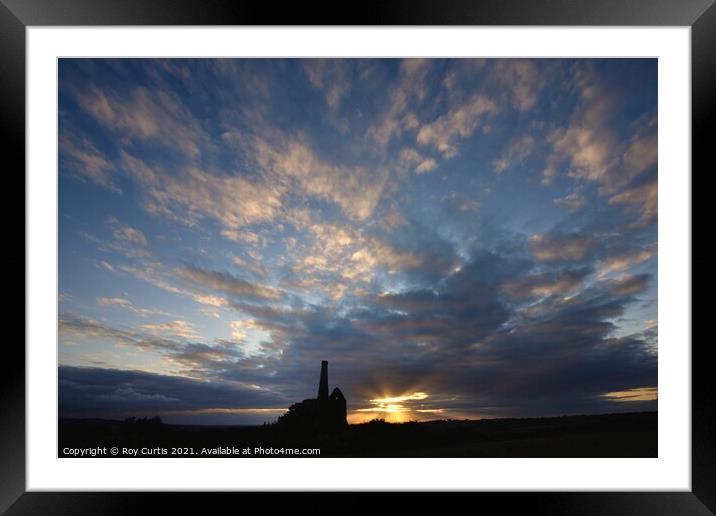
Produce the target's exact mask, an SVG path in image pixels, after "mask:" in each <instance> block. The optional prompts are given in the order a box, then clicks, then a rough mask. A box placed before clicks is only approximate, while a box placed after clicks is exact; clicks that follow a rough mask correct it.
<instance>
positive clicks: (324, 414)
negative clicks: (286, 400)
mask: <svg viewBox="0 0 716 516" xmlns="http://www.w3.org/2000/svg"><path fill="white" fill-rule="evenodd" d="M277 423H278V424H279V425H280V426H285V427H290V428H292V429H296V430H301V431H319V432H337V431H340V430H343V429H345V428H346V427H347V426H348V421H347V420H346V398H345V396H343V393H342V392H341V390H340V389H339V388H338V387H336V388H335V389H333V392H331V395H330V396H329V395H328V361H326V360H324V361H322V362H321V379H320V381H319V383H318V398H315V399H313V398H310V399H306V400H303V401H302V402H300V403H294V404H293V405H291V406H290V407H289V408H288V412H286V413H285V414H284V415H282V416H281V417H279V418H278V421H277Z"/></svg>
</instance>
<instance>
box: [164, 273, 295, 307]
mask: <svg viewBox="0 0 716 516" xmlns="http://www.w3.org/2000/svg"><path fill="white" fill-rule="evenodd" d="M175 272H176V274H177V276H178V277H180V278H182V279H184V280H186V281H188V282H190V283H192V284H194V285H197V286H201V287H205V288H208V289H210V290H214V291H218V292H222V293H224V294H227V295H229V296H236V297H248V298H253V299H273V300H276V299H280V298H281V297H282V294H281V292H280V291H279V290H277V289H275V288H273V287H269V286H264V285H258V284H255V283H251V282H249V281H246V280H243V279H240V278H236V277H234V276H232V275H231V274H228V273H225V272H217V271H210V270H204V269H200V268H199V267H195V266H189V265H187V266H184V267H180V268H178V269H176V271H175ZM200 299H203V300H205V301H206V300H208V299H210V298H200ZM206 304H211V303H206Z"/></svg>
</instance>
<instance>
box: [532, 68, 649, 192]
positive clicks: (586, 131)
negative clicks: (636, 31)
mask: <svg viewBox="0 0 716 516" xmlns="http://www.w3.org/2000/svg"><path fill="white" fill-rule="evenodd" d="M572 83H573V85H574V88H575V89H576V91H577V93H578V95H579V98H578V103H577V105H576V107H575V109H574V112H573V113H572V117H571V120H570V122H569V123H568V124H567V125H566V126H564V127H559V128H556V129H554V130H553V131H552V132H551V133H550V134H549V136H548V138H547V140H548V142H549V144H550V145H551V146H552V152H551V153H550V154H549V155H548V156H547V160H546V166H545V169H544V171H543V180H542V182H543V184H551V183H552V181H553V180H554V178H555V176H556V174H557V168H558V166H559V165H560V164H561V163H565V162H566V164H567V175H568V176H569V177H572V178H574V179H577V180H581V181H590V182H596V183H598V184H599V185H600V189H599V192H600V194H602V195H605V194H611V193H613V192H615V191H616V190H618V189H619V188H622V187H624V186H625V185H627V184H629V183H630V182H632V181H633V180H634V179H635V178H636V177H637V176H639V175H640V174H641V173H643V172H644V171H646V170H649V169H650V168H651V167H652V166H653V165H655V164H656V162H657V123H656V117H655V116H653V117H647V118H642V119H640V120H638V121H636V122H635V123H633V124H632V127H631V135H630V136H629V138H628V139H627V140H626V142H624V140H625V138H624V137H623V136H621V135H620V134H619V133H618V132H617V130H616V129H615V127H614V125H615V124H614V122H615V117H616V115H617V112H618V101H619V100H621V92H620V91H618V90H609V89H607V87H606V86H605V85H604V84H603V81H600V78H599V77H598V76H597V74H596V72H595V70H594V69H593V67H591V66H589V65H585V66H580V67H576V68H575V69H574V72H573V76H572ZM623 142H624V143H623Z"/></svg>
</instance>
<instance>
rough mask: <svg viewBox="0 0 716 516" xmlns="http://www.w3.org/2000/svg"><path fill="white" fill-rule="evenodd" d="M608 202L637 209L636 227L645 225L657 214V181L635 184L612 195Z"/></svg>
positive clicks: (653, 219) (654, 218) (655, 217)
mask: <svg viewBox="0 0 716 516" xmlns="http://www.w3.org/2000/svg"><path fill="white" fill-rule="evenodd" d="M609 204H612V205H623V206H627V207H628V208H636V209H637V210H639V213H640V214H639V218H638V220H637V221H636V222H635V223H634V225H635V226H636V227H645V226H646V225H648V224H650V223H652V222H653V221H655V220H656V219H657V217H658V214H659V188H658V185H657V181H656V180H654V181H651V182H649V183H646V184H643V185H639V186H635V187H633V188H629V189H627V190H624V191H623V192H621V193H619V194H616V195H613V196H612V197H610V198H609Z"/></svg>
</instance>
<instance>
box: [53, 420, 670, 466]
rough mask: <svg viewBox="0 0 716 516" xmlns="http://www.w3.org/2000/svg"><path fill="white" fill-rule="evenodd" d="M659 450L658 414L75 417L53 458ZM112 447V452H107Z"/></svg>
mask: <svg viewBox="0 0 716 516" xmlns="http://www.w3.org/2000/svg"><path fill="white" fill-rule="evenodd" d="M657 445H658V430H657V413H656V412H640V413H625V414H602V415H585V416H564V417H550V418H524V419H483V420H441V421H429V422H420V423H418V422H410V423H385V422H383V421H372V422H370V423H364V424H360V425H350V426H349V428H348V429H347V430H345V431H344V432H342V433H339V434H324V435H309V434H303V435H298V434H295V433H292V434H288V433H287V432H286V431H284V430H282V429H280V428H278V427H276V426H273V425H264V426H189V425H169V424H163V423H161V422H160V421H159V420H158V419H138V420H135V419H132V420H125V421H111V420H97V419H94V420H89V419H86V420H83V419H75V420H60V423H59V450H58V456H59V457H71V456H79V454H81V453H84V455H83V456H92V455H91V454H92V453H94V454H95V456H96V457H110V456H117V457H129V456H142V457H148V456H152V457H162V458H172V457H185V456H187V455H188V456H196V457H207V456H220V457H227V456H228V457H249V456H250V457H257V456H260V457H276V456H302V457H307V456H310V457H657V451H658V446H657ZM113 447H116V449H117V455H113V454H112V453H111V451H110V450H111V449H112V448H113ZM259 448H260V449H261V451H258V449H259ZM82 450H85V451H84V452H82ZM90 450H95V451H94V452H92V451H90ZM303 450H307V451H303ZM314 450H320V452H316V451H314Z"/></svg>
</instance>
